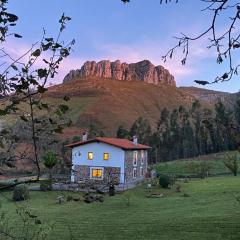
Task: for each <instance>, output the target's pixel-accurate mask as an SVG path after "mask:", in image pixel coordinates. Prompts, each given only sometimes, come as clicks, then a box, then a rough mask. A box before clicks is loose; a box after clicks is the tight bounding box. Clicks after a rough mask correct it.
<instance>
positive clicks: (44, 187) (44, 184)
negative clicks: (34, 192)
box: [40, 180, 52, 192]
mask: <svg viewBox="0 0 240 240" xmlns="http://www.w3.org/2000/svg"><path fill="white" fill-rule="evenodd" d="M51 190H52V184H51V181H49V180H45V181H41V182H40V191H44V192H45V191H51Z"/></svg>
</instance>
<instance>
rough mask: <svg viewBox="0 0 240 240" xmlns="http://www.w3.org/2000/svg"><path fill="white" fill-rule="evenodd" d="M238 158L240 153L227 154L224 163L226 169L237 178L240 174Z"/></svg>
mask: <svg viewBox="0 0 240 240" xmlns="http://www.w3.org/2000/svg"><path fill="white" fill-rule="evenodd" d="M238 158H239V156H238V153H235V154H232V155H230V154H226V160H225V161H224V165H225V167H226V168H228V169H229V170H230V171H231V173H232V174H233V175H234V176H237V172H238Z"/></svg>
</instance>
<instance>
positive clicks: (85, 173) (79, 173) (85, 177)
mask: <svg viewBox="0 0 240 240" xmlns="http://www.w3.org/2000/svg"><path fill="white" fill-rule="evenodd" d="M97 167H99V168H103V169H104V170H103V179H102V180H93V179H90V168H91V167H90V166H86V165H75V166H74V172H75V173H74V175H75V181H76V182H79V181H80V182H85V183H90V184H91V183H92V184H108V183H110V182H114V184H119V183H120V168H118V167H101V166H96V168H97Z"/></svg>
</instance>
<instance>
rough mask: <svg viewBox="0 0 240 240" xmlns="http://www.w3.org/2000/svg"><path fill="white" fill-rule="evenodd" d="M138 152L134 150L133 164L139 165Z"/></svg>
mask: <svg viewBox="0 0 240 240" xmlns="http://www.w3.org/2000/svg"><path fill="white" fill-rule="evenodd" d="M137 153H138V152H137V151H134V152H133V166H137V158H138V154H137Z"/></svg>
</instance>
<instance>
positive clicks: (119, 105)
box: [47, 78, 194, 136]
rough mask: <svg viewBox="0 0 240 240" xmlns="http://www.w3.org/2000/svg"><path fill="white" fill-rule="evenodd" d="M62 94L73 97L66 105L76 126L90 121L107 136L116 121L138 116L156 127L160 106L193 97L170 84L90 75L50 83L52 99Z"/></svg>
mask: <svg viewBox="0 0 240 240" xmlns="http://www.w3.org/2000/svg"><path fill="white" fill-rule="evenodd" d="M64 95H68V96H70V97H71V98H74V104H70V107H71V108H72V110H71V111H70V117H72V118H73V120H77V122H75V124H76V126H79V127H83V128H85V127H89V125H90V124H91V123H93V124H94V125H97V127H101V128H102V129H103V130H104V132H105V133H106V134H107V135H109V136H115V134H116V129H117V128H118V126H119V125H120V124H122V125H123V126H124V127H126V128H129V127H131V125H132V123H133V122H134V121H135V120H136V119H137V118H138V117H139V116H143V117H145V118H147V119H148V120H149V121H150V123H151V124H152V126H153V127H156V122H157V121H158V119H159V117H160V111H161V110H162V109H163V108H164V107H167V108H169V109H173V108H176V107H179V105H184V106H190V105H191V103H192V101H193V100H194V97H192V96H191V95H189V94H185V93H183V91H182V90H179V89H178V88H175V87H171V86H165V85H161V86H156V85H153V84H147V83H144V82H140V81H117V80H111V79H94V78H88V79H78V80H75V81H71V82H69V83H65V84H61V85H58V86H53V87H51V88H49V91H48V92H47V96H48V98H51V99H53V101H54V98H55V99H56V98H60V97H63V96H64ZM86 99H88V101H87V103H86ZM81 102H84V103H86V104H84V109H83V110H81V111H78V106H77V105H78V104H81ZM93 103H94V104H93Z"/></svg>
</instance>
